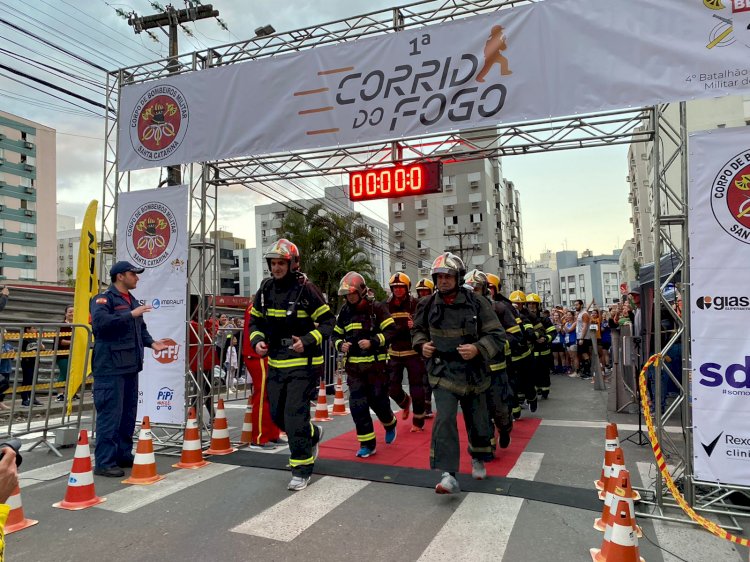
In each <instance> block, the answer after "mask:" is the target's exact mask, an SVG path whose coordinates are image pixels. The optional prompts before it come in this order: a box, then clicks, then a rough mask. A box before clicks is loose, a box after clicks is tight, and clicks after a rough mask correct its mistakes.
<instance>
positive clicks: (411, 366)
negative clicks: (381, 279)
mask: <svg viewBox="0 0 750 562" xmlns="http://www.w3.org/2000/svg"><path fill="white" fill-rule="evenodd" d="M388 285H389V286H390V288H391V296H390V297H388V300H387V301H386V303H385V304H386V306H387V307H388V312H389V313H390V315H391V318H393V320H394V322H395V323H396V332H395V334H394V335H393V338H392V339H391V345H390V347H389V348H388V363H387V365H386V367H387V372H388V378H389V381H390V388H389V392H388V393H389V395H390V397H391V398H392V399H393V400H394V401H395V402H396V404H398V405H399V407H400V408H401V418H402V419H407V418H408V417H409V404H411V405H412V407H413V409H414V414H413V415H412V426H411V431H412V432H419V431H422V430H423V428H424V410H425V378H426V376H427V369H426V368H425V364H424V361H423V360H422V358H421V357H420V356H419V354H417V352H416V351H414V349H412V347H411V329H412V327H413V326H414V321H413V315H414V311H415V310H416V308H417V301H416V299H413V298H411V295H410V294H409V291H410V289H411V279H409V276H408V275H406V274H405V273H403V272H401V271H399V272H396V273H394V274H393V275H392V276H391V278H390V280H389V281H388ZM404 369H405V370H406V376H407V379H408V381H409V392H411V397H410V396H409V395H408V394H406V393H405V392H404V389H403V387H402V381H403V378H404Z"/></svg>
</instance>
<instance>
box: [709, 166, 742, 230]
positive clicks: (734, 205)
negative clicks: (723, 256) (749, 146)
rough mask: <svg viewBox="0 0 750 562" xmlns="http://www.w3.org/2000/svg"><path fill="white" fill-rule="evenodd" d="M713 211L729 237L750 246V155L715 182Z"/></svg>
mask: <svg viewBox="0 0 750 562" xmlns="http://www.w3.org/2000/svg"><path fill="white" fill-rule="evenodd" d="M711 210H712V211H713V214H714V217H716V221H717V222H718V223H719V225H720V226H721V228H723V229H724V231H725V232H726V233H727V234H729V235H730V236H731V237H732V238H734V239H736V240H738V241H740V242H744V243H745V244H750V151H744V152H741V153H740V154H738V155H737V156H735V157H734V158H732V159H731V160H729V161H728V162H727V163H726V164H725V165H724V166H723V167H722V168H721V171H720V172H719V173H718V174H717V175H716V177H715V178H714V181H713V185H712V186H711Z"/></svg>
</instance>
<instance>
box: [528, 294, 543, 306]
mask: <svg viewBox="0 0 750 562" xmlns="http://www.w3.org/2000/svg"><path fill="white" fill-rule="evenodd" d="M526 302H535V303H537V304H542V297H540V296H539V295H537V294H536V293H529V294H528V295H526Z"/></svg>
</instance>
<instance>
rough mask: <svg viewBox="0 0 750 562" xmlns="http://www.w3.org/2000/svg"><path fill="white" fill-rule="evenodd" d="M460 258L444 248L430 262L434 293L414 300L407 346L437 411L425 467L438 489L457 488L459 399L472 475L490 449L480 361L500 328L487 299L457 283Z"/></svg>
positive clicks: (494, 348) (496, 343) (501, 341)
mask: <svg viewBox="0 0 750 562" xmlns="http://www.w3.org/2000/svg"><path fill="white" fill-rule="evenodd" d="M465 273H466V272H465V270H464V264H463V262H462V261H461V259H460V258H459V257H458V256H456V255H454V254H452V253H450V252H445V253H443V254H441V255H439V256H438V257H437V258H436V259H435V261H434V262H433V263H432V279H433V282H434V283H435V285H436V286H437V292H436V293H435V294H434V295H432V296H430V297H428V298H423V299H421V300H420V301H419V305H418V306H417V310H416V313H415V315H414V328H413V330H412V345H413V346H414V349H415V350H417V351H419V352H420V353H421V354H422V355H423V356H424V357H425V358H426V359H427V371H428V374H429V381H430V385H431V386H432V388H433V393H434V395H435V404H436V406H437V416H436V418H435V424H434V425H433V427H432V440H431V445H430V467H431V468H433V469H438V470H440V471H441V473H442V475H441V479H440V482H439V483H438V484H437V486H435V491H436V492H437V493H438V494H453V493H457V492H459V491H460V488H459V485H458V482H457V481H456V477H455V476H456V472H457V471H458V464H459V457H460V446H459V441H458V425H457V423H456V415H457V411H458V406H459V404H460V405H461V411H462V413H463V417H464V422H465V424H466V431H467V433H468V434H469V452H470V454H471V456H472V463H471V464H472V470H471V474H472V477H474V478H475V479H478V480H481V479H483V478H486V476H487V471H486V469H485V468H484V463H483V462H482V459H483V458H485V457H486V456H487V455H488V454H489V453H490V452H491V449H490V432H489V425H490V424H489V418H488V416H487V400H486V391H487V389H488V388H489V387H490V377H489V376H487V369H486V367H485V365H486V362H487V361H489V360H491V359H492V358H494V357H495V356H497V355H498V354H499V353H502V351H503V349H504V347H505V333H504V331H503V328H502V326H501V325H500V322H499V321H498V319H497V316H496V315H495V313H494V311H493V310H492V306H491V305H490V303H489V301H487V299H483V298H479V297H477V296H475V295H474V293H473V292H472V291H469V290H467V289H466V288H464V287H463V286H462V285H461V284H462V283H463V278H464V275H465Z"/></svg>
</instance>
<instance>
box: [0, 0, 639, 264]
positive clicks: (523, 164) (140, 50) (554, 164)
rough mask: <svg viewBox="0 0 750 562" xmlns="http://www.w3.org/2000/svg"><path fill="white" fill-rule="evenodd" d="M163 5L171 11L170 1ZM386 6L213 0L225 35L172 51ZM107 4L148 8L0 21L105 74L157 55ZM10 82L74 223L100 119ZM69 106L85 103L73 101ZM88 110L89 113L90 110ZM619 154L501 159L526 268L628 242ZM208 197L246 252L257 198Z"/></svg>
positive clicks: (623, 163)
mask: <svg viewBox="0 0 750 562" xmlns="http://www.w3.org/2000/svg"><path fill="white" fill-rule="evenodd" d="M162 3H163V4H164V3H166V2H162ZM174 4H175V6H176V7H182V5H181V2H179V1H178V2H175V3H174ZM397 5H398V3H397V2H389V1H384V0H368V1H365V0H319V1H317V2H310V1H306V2H303V1H300V0H297V1H295V2H279V1H278V0H253V1H252V2H250V1H249V0H217V1H216V2H214V8H215V9H218V10H219V11H220V12H221V18H222V19H223V20H224V21H226V23H227V25H228V26H229V30H230V33H227V32H226V31H223V30H221V29H220V27H219V25H218V23H217V22H216V20H205V21H201V22H198V23H196V24H193V25H191V26H190V28H191V29H193V30H194V31H195V32H196V33H195V38H194V39H191V38H189V37H186V36H185V35H184V34H183V33H182V32H181V33H180V51H181V52H187V51H193V50H200V49H204V48H206V47H207V46H214V45H220V44H224V43H229V42H232V41H236V40H239V39H245V38H248V37H251V36H253V35H254V32H253V30H254V29H255V28H256V27H259V26H261V25H265V24H268V23H270V24H272V25H273V26H274V27H275V28H276V29H277V30H278V31H288V30H292V29H296V28H300V27H305V26H309V25H313V24H319V23H324V22H328V21H332V20H337V19H342V18H347V17H350V16H355V15H357V14H364V13H368V12H371V11H373V10H379V9H383V8H390V7H394V6H397ZM115 8H120V9H122V10H125V11H126V12H130V11H132V10H135V11H136V12H138V13H139V14H140V15H147V14H150V13H153V9H152V8H151V7H150V6H149V2H148V1H147V0H121V1H113V2H107V1H105V0H88V1H87V2H80V1H78V0H23V1H21V0H0V11H2V16H0V17H2V18H4V19H6V20H7V21H9V22H11V23H14V24H16V25H19V26H21V27H23V28H24V29H27V30H28V31H30V32H32V33H35V34H37V35H39V36H42V37H44V38H46V39H47V40H49V41H52V42H54V43H56V44H58V45H60V46H62V47H64V48H66V49H68V50H69V51H71V52H73V53H76V54H78V55H80V56H81V57H83V58H85V59H87V60H89V61H91V62H94V63H96V64H98V65H100V66H102V67H104V68H107V69H115V68H119V67H122V66H127V65H131V64H135V63H138V62H143V61H148V60H154V59H157V58H161V57H163V56H165V55H166V53H167V46H166V45H167V41H166V37H165V36H164V34H163V33H160V34H159V39H160V42H159V43H155V42H153V41H152V40H151V39H149V38H148V37H146V36H145V35H144V34H141V35H138V36H137V35H135V34H134V33H133V32H132V29H131V28H130V27H129V26H128V24H127V22H126V21H125V20H124V19H122V18H120V17H119V16H118V15H117V14H116V13H115ZM13 42H15V43H13ZM0 46H4V49H7V51H0V63H1V64H4V65H6V66H8V67H11V68H14V69H18V70H21V71H23V72H26V73H27V74H32V75H34V76H37V77H40V78H43V79H46V80H48V81H50V82H53V83H55V84H57V85H60V86H62V87H65V88H68V89H70V90H73V91H75V92H77V93H80V94H82V95H85V96H87V97H90V98H92V99H95V100H97V101H99V102H102V101H103V96H102V95H101V94H100V92H101V89H100V88H99V87H98V86H96V85H92V84H87V85H86V87H83V86H81V85H76V84H71V83H70V82H69V81H67V80H66V79H63V78H59V77H54V76H50V74H49V73H48V72H46V71H45V70H44V69H43V68H41V69H40V68H34V67H32V66H29V64H28V63H27V62H21V61H19V60H17V59H16V58H13V54H23V55H24V56H26V57H28V58H30V59H33V60H34V61H36V62H41V63H44V64H49V65H52V66H55V67H58V68H63V69H65V70H68V71H70V72H73V73H75V74H77V75H85V76H87V77H89V78H91V79H92V80H94V81H97V82H103V81H104V73H103V72H100V71H97V70H95V69H93V68H91V67H90V66H87V65H86V64H84V63H82V62H80V61H76V60H75V59H73V58H71V57H69V56H66V55H64V54H61V53H59V52H55V51H53V50H52V49H51V48H50V47H47V46H45V45H43V44H42V43H41V42H39V41H37V40H35V39H32V38H29V37H27V36H25V35H23V34H22V33H20V32H19V31H16V30H14V29H11V28H10V27H8V26H5V25H0ZM8 51H10V52H8ZM63 64H64V65H66V66H63ZM68 65H69V66H68ZM10 76H13V77H14V78H17V79H19V78H18V76H14V75H12V74H8V73H7V71H5V70H0V109H2V110H4V111H7V112H9V113H14V114H16V115H20V116H22V117H24V118H27V119H31V120H33V121H37V122H40V123H43V124H45V125H48V126H51V127H53V128H55V129H56V130H57V133H58V137H57V183H58V192H57V201H58V213H61V214H66V215H73V216H75V217H76V219H77V220H78V222H80V220H81V219H82V216H83V212H84V210H85V208H86V205H87V204H88V202H89V201H90V200H91V199H99V200H101V194H102V177H103V159H104V155H103V142H104V141H103V137H104V120H103V119H102V118H101V117H97V116H94V115H93V114H91V113H90V112H89V111H86V110H84V109H83V108H77V107H74V106H72V105H69V104H66V103H64V102H63V101H61V100H59V99H55V98H53V97H50V96H48V95H45V94H44V93H43V92H42V91H40V90H39V89H37V88H41V90H44V88H43V87H40V86H29V85H22V84H19V83H18V82H16V81H13V80H11V79H10V78H9V77H10ZM20 80H22V81H26V80H24V79H22V78H20ZM55 95H59V96H61V97H66V96H65V95H64V94H59V93H56V94H55ZM68 99H70V98H68ZM76 103H78V104H79V105H80V106H83V107H84V108H86V107H87V108H91V106H89V105H87V104H86V103H85V102H79V101H76ZM94 111H98V112H100V111H99V110H96V109H95V108H94ZM626 157H627V146H620V147H611V148H599V149H587V150H581V151H564V152H557V153H550V154H543V155H530V156H517V157H513V158H506V159H504V160H503V172H504V175H505V177H506V178H508V179H510V180H512V181H513V182H514V183H515V185H516V187H517V189H519V190H520V192H521V207H522V212H523V216H522V221H523V226H524V246H525V257H526V259H527V260H528V261H532V260H534V259H537V258H538V256H539V253H540V252H542V251H543V250H545V249H550V250H553V251H557V250H562V249H566V248H567V249H569V250H578V251H579V252H580V251H583V250H585V249H587V248H588V249H591V250H593V251H594V252H595V253H609V252H611V251H612V250H614V249H615V248H619V247H622V245H623V243H624V242H625V240H627V239H628V238H630V237H631V236H632V228H631V225H630V223H629V222H628V217H629V216H630V206H629V204H628V203H627V196H628V184H627V182H626V181H625V176H626V175H627V159H626ZM159 174H160V171H159V170H156V171H144V172H138V173H135V174H133V179H132V181H133V185H134V187H136V188H146V187H155V185H156V183H157V182H158V180H159ZM335 180H336V178H333V181H335ZM316 183H317V184H323V185H325V184H327V183H328V180H326V181H325V182H314V181H307V182H300V183H298V184H297V185H296V186H294V187H291V188H290V190H289V191H288V193H289V195H290V196H293V198H295V199H299V198H301V197H303V192H304V191H306V190H311V191H312V190H313V187H312V186H313V185H315V184H316ZM219 200H220V202H219V226H220V227H222V228H224V229H226V230H231V231H233V232H234V233H235V235H237V236H240V237H244V238H246V239H247V240H248V245H249V246H252V245H254V240H253V237H254V234H253V233H254V219H253V206H254V205H255V204H256V203H259V202H260V203H267V202H269V200H267V199H265V198H264V197H261V196H259V195H257V194H254V193H252V192H249V191H248V190H247V189H245V188H238V187H234V188H229V189H227V190H225V191H223V192H222V193H221V194H220V198H219ZM362 210H363V211H364V212H367V213H369V214H371V215H373V216H375V217H376V218H379V219H381V220H386V217H387V211H386V206H385V204H384V203H383V202H375V203H370V204H368V205H367V206H366V207H364V208H363V209H362Z"/></svg>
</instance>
